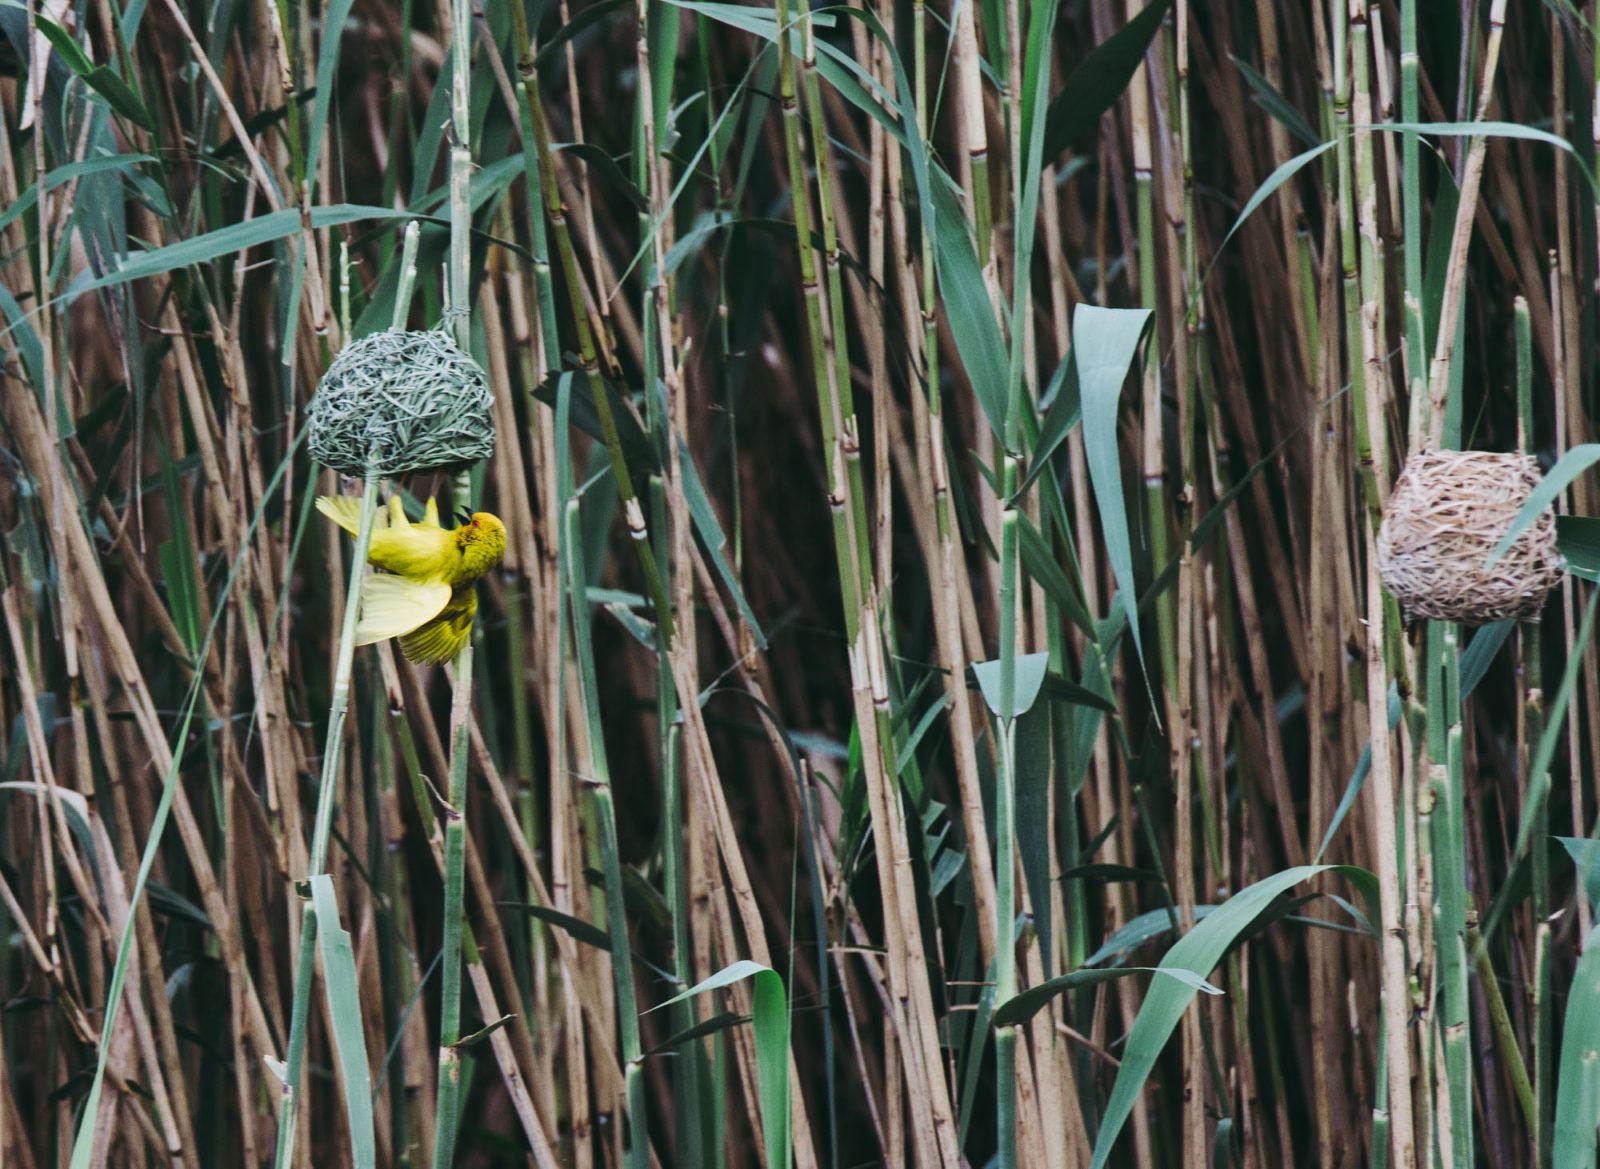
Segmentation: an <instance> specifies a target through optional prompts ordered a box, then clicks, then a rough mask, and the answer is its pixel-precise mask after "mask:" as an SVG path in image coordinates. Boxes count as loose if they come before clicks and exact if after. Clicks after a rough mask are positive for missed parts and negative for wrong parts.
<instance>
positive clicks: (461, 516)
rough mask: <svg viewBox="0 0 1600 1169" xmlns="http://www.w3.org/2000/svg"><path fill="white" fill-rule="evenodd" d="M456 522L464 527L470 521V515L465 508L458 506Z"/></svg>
mask: <svg viewBox="0 0 1600 1169" xmlns="http://www.w3.org/2000/svg"><path fill="white" fill-rule="evenodd" d="M456 522H457V523H458V524H460V525H461V526H462V527H466V526H467V525H468V524H470V523H471V522H472V515H471V514H470V513H469V512H468V511H467V509H466V508H464V507H463V508H458V509H457V510H456Z"/></svg>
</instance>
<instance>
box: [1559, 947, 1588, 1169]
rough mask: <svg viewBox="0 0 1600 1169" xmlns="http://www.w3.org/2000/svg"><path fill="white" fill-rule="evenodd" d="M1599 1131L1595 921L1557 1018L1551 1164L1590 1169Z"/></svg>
mask: <svg viewBox="0 0 1600 1169" xmlns="http://www.w3.org/2000/svg"><path fill="white" fill-rule="evenodd" d="M1597 1131H1600V926H1597V927H1595V928H1594V929H1591V930H1590V931H1589V936H1588V937H1587V938H1585V939H1584V943H1583V956H1582V957H1581V958H1579V959H1578V969H1577V970H1576V971H1575V972H1574V974H1573V976H1572V988H1571V990H1569V991H1568V993H1567V1013H1566V1017H1565V1018H1564V1019H1563V1020H1562V1023H1561V1068H1560V1070H1559V1071H1558V1072H1557V1074H1556V1118H1555V1144H1554V1150H1553V1151H1554V1159H1553V1161H1552V1163H1553V1164H1556V1165H1559V1166H1561V1169H1594V1167H1595V1156H1596V1135H1595V1134H1596V1132H1597Z"/></svg>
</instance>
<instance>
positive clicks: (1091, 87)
mask: <svg viewBox="0 0 1600 1169" xmlns="http://www.w3.org/2000/svg"><path fill="white" fill-rule="evenodd" d="M1170 7H1172V0H1155V3H1153V4H1151V5H1150V6H1149V7H1147V8H1144V9H1142V10H1141V11H1140V12H1139V14H1138V15H1137V16H1135V17H1134V18H1133V19H1132V20H1130V21H1128V23H1127V24H1125V25H1123V26H1122V27H1121V28H1119V29H1118V30H1117V31H1116V32H1114V33H1112V34H1111V35H1110V36H1109V37H1107V38H1106V39H1105V40H1103V41H1101V42H1100V43H1099V44H1098V45H1096V46H1095V47H1094V48H1093V49H1092V50H1090V52H1089V55H1088V56H1087V57H1085V58H1084V59H1083V60H1082V61H1081V62H1079V63H1078V67H1077V68H1076V69H1074V70H1073V71H1072V72H1071V73H1069V74H1068V75H1067V79H1066V81H1064V82H1062V85H1061V92H1060V93H1058V94H1056V96H1055V100H1054V101H1052V102H1051V103H1050V114H1049V116H1048V118H1047V119H1046V121H1045V130H1044V156H1045V157H1046V158H1054V157H1055V156H1056V155H1058V154H1060V153H1061V152H1062V151H1063V150H1065V149H1066V148H1067V147H1069V146H1071V145H1072V144H1073V143H1074V142H1076V141H1078V139H1080V138H1082V137H1083V136H1084V135H1085V134H1087V133H1088V132H1089V131H1090V130H1092V129H1094V127H1095V125H1096V124H1097V123H1098V122H1099V121H1100V115H1101V114H1103V113H1105V112H1106V111H1107V110H1109V109H1110V108H1111V107H1112V106H1114V105H1115V104H1116V102H1117V98H1119V97H1121V96H1122V91H1123V90H1125V89H1127V88H1128V82H1129V81H1131V80H1132V79H1133V75H1134V73H1135V72H1136V71H1137V70H1138V68H1139V63H1140V62H1141V61H1143V60H1144V55H1145V52H1146V50H1148V49H1149V48H1150V42H1151V41H1153V40H1155V38H1156V31H1157V30H1158V29H1159V28H1160V27H1161V21H1162V19H1163V18H1165V16H1166V14H1167V9H1168V8H1170Z"/></svg>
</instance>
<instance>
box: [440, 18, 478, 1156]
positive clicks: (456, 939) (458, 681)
mask: <svg viewBox="0 0 1600 1169" xmlns="http://www.w3.org/2000/svg"><path fill="white" fill-rule="evenodd" d="M450 15H451V23H452V30H451V42H450V49H451V53H452V54H453V56H454V61H455V68H454V70H453V73H452V77H451V89H450V124H451V132H452V136H453V139H454V140H453V142H452V144H451V147H450V271H449V281H450V310H449V311H450V315H451V318H452V323H453V325H454V328H455V339H456V344H457V345H459V346H460V347H461V348H462V349H463V350H465V351H468V352H470V351H471V349H472V286H471V263H472V239H471V234H470V232H471V229H472V203H471V181H472V145H471V137H470V135H471V119H470V108H469V96H470V92H471V78H472V73H471V61H472V51H471V50H472V9H471V5H470V3H469V2H468V0H453V3H452V4H451V6H450ZM471 498H472V478H471V474H470V472H468V471H465V470H463V471H461V472H459V473H458V474H457V475H456V479H455V484H454V490H453V499H454V502H455V505H456V506H457V507H469V506H470V501H471ZM452 674H453V676H452V679H451V680H452V683H453V684H454V687H455V690H454V694H453V695H452V701H451V704H450V787H449V792H448V794H447V797H446V805H445V809H444V931H443V932H444V938H443V942H442V945H441V954H440V959H439V988H440V993H439V1087H438V1097H437V1098H438V1110H437V1117H436V1120H435V1123H434V1128H433V1167H434V1169H450V1165H451V1164H452V1162H453V1161H454V1158H455V1141H456V1128H457V1121H458V1119H459V1113H460V1100H461V1073H462V1068H461V1060H462V1053H461V1049H460V1048H459V1047H458V1046H457V1045H458V1043H459V1042H460V1039H461V939H462V926H463V924H464V922H465V919H466V905H465V901H466V864H467V760H468V755H469V735H468V728H469V726H470V724H471V719H472V677H473V673H472V638H471V637H470V636H469V637H468V638H467V640H466V641H465V642H463V643H462V646H461V648H460V649H459V650H458V651H457V652H456V660H455V665H454V668H453V671H452Z"/></svg>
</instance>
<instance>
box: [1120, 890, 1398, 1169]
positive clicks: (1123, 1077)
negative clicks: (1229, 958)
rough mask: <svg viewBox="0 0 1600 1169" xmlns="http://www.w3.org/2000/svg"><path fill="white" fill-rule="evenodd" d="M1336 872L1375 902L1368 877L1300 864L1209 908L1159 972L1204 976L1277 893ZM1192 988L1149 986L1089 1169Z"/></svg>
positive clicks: (1124, 1115)
mask: <svg viewBox="0 0 1600 1169" xmlns="http://www.w3.org/2000/svg"><path fill="white" fill-rule="evenodd" d="M1326 872H1337V873H1341V874H1343V875H1345V876H1347V877H1350V878H1352V879H1353V880H1355V881H1356V882H1357V883H1358V884H1359V885H1360V886H1362V889H1363V893H1364V894H1366V895H1367V897H1368V899H1369V901H1375V900H1376V886H1377V882H1376V881H1375V880H1374V878H1373V876H1372V874H1371V873H1368V872H1367V871H1366V870H1365V869H1358V868H1354V867H1352V866H1347V865H1301V866H1299V867H1297V868H1292V869H1286V870H1284V871H1283V872H1281V873H1274V874H1273V875H1272V876H1270V877H1266V878H1264V879H1263V880H1260V881H1257V882H1256V883H1255V884H1254V885H1251V886H1249V887H1248V888H1246V889H1241V890H1240V891H1239V892H1238V893H1236V894H1235V895H1234V896H1232V897H1230V898H1229V899H1228V900H1227V901H1224V902H1223V903H1222V904H1221V905H1219V906H1217V907H1216V908H1215V909H1213V910H1212V911H1211V912H1210V913H1209V914H1207V915H1206V917H1205V918H1204V919H1202V920H1200V921H1198V922H1196V924H1195V927H1194V928H1193V929H1192V930H1190V931H1189V932H1188V933H1187V934H1185V935H1184V936H1183V937H1182V938H1180V939H1178V941H1177V942H1176V943H1175V944H1174V945H1173V947H1172V949H1170V950H1168V951H1167V953H1166V956H1165V957H1164V958H1162V959H1161V969H1162V970H1174V969H1176V970H1183V971H1186V972H1188V973H1189V974H1191V975H1194V976H1197V977H1200V978H1204V977H1205V976H1206V975H1207V974H1209V973H1210V972H1211V971H1212V969H1214V968H1215V967H1216V965H1217V963H1218V962H1220V961H1221V960H1222V955H1223V954H1224V953H1225V952H1226V951H1227V949H1228V947H1229V946H1230V945H1232V944H1233V942H1234V940H1235V939H1236V938H1237V937H1238V936H1239V935H1240V934H1241V933H1243V932H1244V931H1245V930H1246V929H1247V928H1249V926H1250V924H1251V923H1252V922H1253V921H1255V919H1256V918H1257V917H1259V916H1260V915H1261V913H1262V911H1263V910H1265V909H1266V908H1267V907H1268V906H1269V905H1270V904H1271V903H1272V901H1273V899H1274V898H1276V897H1277V896H1278V895H1279V894H1280V893H1284V892H1286V891H1287V890H1289V889H1291V888H1293V887H1294V886H1295V885H1298V884H1299V883H1300V882H1301V881H1304V880H1306V879H1307V878H1309V877H1314V876H1316V875H1317V874H1318V873H1326ZM1194 996H1195V988H1194V987H1193V986H1192V985H1190V984H1189V983H1187V982H1184V981H1182V980H1180V979H1179V978H1173V979H1160V980H1157V981H1156V982H1153V983H1151V984H1150V991H1149V993H1148V994H1147V995H1145V1000H1144V1005H1142V1006H1141V1007H1140V1008H1139V1017H1138V1018H1137V1019H1135V1020H1134V1023H1133V1030H1132V1031H1130V1032H1129V1033H1128V1042H1127V1048H1126V1053H1125V1054H1124V1055H1123V1058H1122V1066H1121V1067H1120V1068H1118V1069H1117V1079H1116V1083H1114V1084H1113V1085H1112V1088H1111V1098H1110V1099H1109V1100H1108V1101H1107V1102H1106V1110H1105V1115H1104V1117H1103V1119H1102V1121H1101V1126H1100V1135H1099V1137H1098V1138H1097V1139H1096V1141H1095V1146H1094V1160H1093V1161H1092V1163H1091V1165H1090V1169H1103V1166H1104V1165H1105V1164H1106V1162H1107V1159H1108V1158H1109V1157H1110V1156H1111V1150H1112V1148H1113V1146H1115V1145H1116V1143H1117V1136H1118V1134H1119V1133H1121V1131H1122V1126H1123V1124H1124V1123H1125V1122H1126V1121H1127V1119H1128V1115H1129V1114H1130V1113H1131V1112H1132V1111H1133V1104H1134V1101H1135V1100H1136V1099H1137V1098H1138V1095H1139V1093H1140V1092H1141V1091H1143V1090H1144V1083H1145V1080H1146V1079H1148V1078H1149V1075H1150V1071H1151V1069H1152V1068H1154V1067H1155V1064H1156V1059H1157V1058H1158V1057H1159V1056H1160V1055H1161V1050H1162V1048H1164V1047H1165V1046H1166V1044H1167V1039H1168V1038H1169V1037H1170V1036H1171V1035H1172V1030H1173V1028H1174V1027H1176V1026H1177V1025H1178V1020H1179V1019H1181V1018H1182V1017H1183V1012H1184V1011H1185V1010H1186V1009H1188V1006H1189V1003H1190V1000H1192V999H1193V998H1194Z"/></svg>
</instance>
